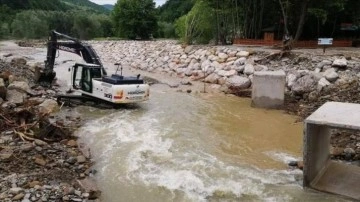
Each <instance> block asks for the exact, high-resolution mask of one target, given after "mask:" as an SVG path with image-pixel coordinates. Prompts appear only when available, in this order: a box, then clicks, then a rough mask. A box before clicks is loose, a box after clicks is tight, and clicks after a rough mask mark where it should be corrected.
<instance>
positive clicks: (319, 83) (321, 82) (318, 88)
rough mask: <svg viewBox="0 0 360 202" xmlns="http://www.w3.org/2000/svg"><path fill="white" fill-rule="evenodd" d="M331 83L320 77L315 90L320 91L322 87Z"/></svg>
mask: <svg viewBox="0 0 360 202" xmlns="http://www.w3.org/2000/svg"><path fill="white" fill-rule="evenodd" d="M330 84H331V83H330V82H329V81H328V80H326V79H325V78H321V79H320V80H319V81H318V86H317V90H318V91H321V90H322V89H323V88H324V87H326V86H328V85H330Z"/></svg>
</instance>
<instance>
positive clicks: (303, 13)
mask: <svg viewBox="0 0 360 202" xmlns="http://www.w3.org/2000/svg"><path fill="white" fill-rule="evenodd" d="M308 3H309V0H303V2H302V4H301V15H300V19H299V24H298V27H297V30H296V34H295V38H294V41H297V40H299V38H300V36H301V34H302V31H303V28H304V24H305V18H306V14H307V8H308Z"/></svg>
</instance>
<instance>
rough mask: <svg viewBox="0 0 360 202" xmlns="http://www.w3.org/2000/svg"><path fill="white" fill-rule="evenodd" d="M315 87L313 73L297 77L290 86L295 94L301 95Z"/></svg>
mask: <svg viewBox="0 0 360 202" xmlns="http://www.w3.org/2000/svg"><path fill="white" fill-rule="evenodd" d="M316 87H317V81H316V79H315V78H314V76H313V75H305V76H303V77H301V78H299V79H298V80H296V82H295V83H294V84H293V86H292V87H291V90H292V91H293V92H294V93H295V94H299V95H302V94H304V93H309V92H311V91H313V90H314V89H316Z"/></svg>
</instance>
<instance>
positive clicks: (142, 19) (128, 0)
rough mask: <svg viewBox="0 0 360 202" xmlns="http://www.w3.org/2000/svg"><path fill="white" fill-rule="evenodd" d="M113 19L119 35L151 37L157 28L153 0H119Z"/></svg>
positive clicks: (132, 37) (133, 37)
mask: <svg viewBox="0 0 360 202" xmlns="http://www.w3.org/2000/svg"><path fill="white" fill-rule="evenodd" d="M112 19H113V21H114V25H115V30H116V35H117V36H119V37H125V38H129V39H135V38H137V37H140V38H141V39H149V37H150V36H151V35H152V34H154V33H155V31H156V30H157V19H156V10H155V3H154V1H153V0H118V1H117V3H116V4H115V7H114V10H113V12H112Z"/></svg>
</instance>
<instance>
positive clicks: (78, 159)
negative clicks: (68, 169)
mask: <svg viewBox="0 0 360 202" xmlns="http://www.w3.org/2000/svg"><path fill="white" fill-rule="evenodd" d="M76 159H77V162H78V163H85V162H86V158H85V156H83V155H80V156H77V157H76Z"/></svg>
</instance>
